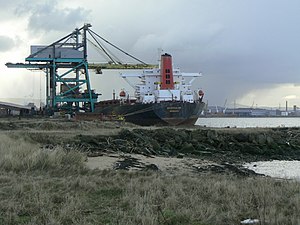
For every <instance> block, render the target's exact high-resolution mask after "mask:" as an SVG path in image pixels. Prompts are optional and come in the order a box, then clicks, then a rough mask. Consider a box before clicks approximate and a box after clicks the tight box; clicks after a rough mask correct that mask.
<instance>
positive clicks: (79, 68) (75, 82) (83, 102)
mask: <svg viewBox="0 0 300 225" xmlns="http://www.w3.org/2000/svg"><path fill="white" fill-rule="evenodd" d="M90 28H91V25H90V24H85V25H84V26H82V27H81V28H77V29H75V30H74V31H73V32H71V33H70V34H68V35H66V36H65V37H63V38H61V39H59V40H57V41H55V42H53V43H52V44H50V45H47V46H45V45H33V46H31V53H30V55H29V56H28V57H26V58H25V63H6V66H7V67H8V68H26V69H30V70H42V71H44V72H45V74H46V107H47V108H48V109H51V110H53V111H60V110H67V111H73V112H74V111H76V112H78V111H85V112H94V107H95V103H96V102H97V99H98V94H97V93H95V92H94V90H93V89H92V87H91V82H90V74H89V69H93V70H95V71H96V73H102V70H103V69H104V70H105V69H143V68H149V67H153V65H149V64H146V63H144V62H143V61H141V60H139V59H137V58H136V57H134V56H132V55H130V54H129V53H127V52H125V51H124V50H122V49H120V48H119V47H117V46H116V45H114V44H112V43H110V42H109V41H107V40H106V39H104V38H103V37H101V36H100V35H98V34H97V33H96V32H94V31H92V30H91V29H90ZM88 36H89V37H91V39H88ZM93 41H94V43H93ZM100 41H102V42H105V43H106V44H108V45H110V46H112V47H113V48H116V49H117V50H118V51H120V52H122V53H123V54H125V55H126V56H129V57H131V58H133V59H134V60H136V61H138V62H139V63H138V64H128V63H125V64H124V63H121V61H120V60H118V59H117V58H116V57H115V56H112V55H110V54H109V51H107V50H106V49H105V47H104V45H103V44H102V43H101V42H100ZM88 42H89V43H93V45H94V46H97V48H98V50H99V49H100V50H101V51H102V53H103V54H105V55H106V56H107V57H106V58H107V59H108V60H109V62H106V63H91V64H89V63H88V59H87V56H88V48H87V47H88V46H87V44H88Z"/></svg>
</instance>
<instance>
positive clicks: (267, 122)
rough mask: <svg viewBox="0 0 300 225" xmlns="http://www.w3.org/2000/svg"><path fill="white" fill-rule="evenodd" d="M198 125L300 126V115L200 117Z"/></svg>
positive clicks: (242, 126)
mask: <svg viewBox="0 0 300 225" xmlns="http://www.w3.org/2000/svg"><path fill="white" fill-rule="evenodd" d="M196 125H198V126H206V127H239V128H246V127H300V117H246V118H242V117H200V118H199V119H198V120H197V121H196Z"/></svg>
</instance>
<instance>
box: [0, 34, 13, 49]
mask: <svg viewBox="0 0 300 225" xmlns="http://www.w3.org/2000/svg"><path fill="white" fill-rule="evenodd" d="M14 46H15V42H14V40H13V39H11V38H10V37H7V36H0V52H5V51H8V50H10V49H12V48H13V47H14Z"/></svg>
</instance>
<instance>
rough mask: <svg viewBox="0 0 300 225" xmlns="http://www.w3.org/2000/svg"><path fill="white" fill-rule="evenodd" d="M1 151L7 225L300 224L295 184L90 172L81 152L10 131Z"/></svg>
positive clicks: (1, 206)
mask: <svg viewBox="0 0 300 225" xmlns="http://www.w3.org/2000/svg"><path fill="white" fill-rule="evenodd" d="M0 156H1V157H0V224H5V225H9V224H12V225H13V224H63V225H70V224H80V225H88V224H93V225H94V224H121V225H126V224H128V225H129V224H130V225H132V224H139V225H140V224H143V225H151V224H153V225H156V224H162V225H176V224H183V225H184V224H186V225H188V224H191V225H209V224H211V225H219V224H220V225H224V224H225V225H226V224H230V225H232V224H239V223H240V221H241V220H243V219H246V218H257V219H259V220H260V222H261V224H291V225H293V224H295V225H296V224H300V215H299V212H300V184H299V183H297V182H293V181H286V180H274V179H269V178H262V177H259V178H240V177H235V176H226V175H224V176H222V175H209V174H187V175H185V176H184V175H178V176H170V175H168V174H160V173H151V172H147V173H145V172H143V173H142V172H138V173H129V172H116V171H97V170H94V171H90V170H87V169H86V168H85V164H84V159H85V156H84V155H82V154H81V153H79V152H77V151H66V150H63V149H52V150H51V151H50V150H44V149H42V148H40V147H39V146H38V145H36V144H34V143H30V142H28V141H26V140H24V139H22V138H18V139H12V138H9V137H8V136H6V135H5V134H0Z"/></svg>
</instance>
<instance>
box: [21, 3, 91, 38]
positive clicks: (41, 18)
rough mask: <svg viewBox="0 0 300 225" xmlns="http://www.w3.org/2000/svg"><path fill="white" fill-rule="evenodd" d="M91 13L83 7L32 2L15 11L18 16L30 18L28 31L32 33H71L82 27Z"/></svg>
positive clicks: (23, 4) (22, 4)
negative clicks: (70, 31) (77, 27)
mask: <svg viewBox="0 0 300 225" xmlns="http://www.w3.org/2000/svg"><path fill="white" fill-rule="evenodd" d="M89 13H90V11H89V10H86V9H84V8H82V7H76V8H69V7H61V5H60V4H59V3H58V1H55V0H54V1H40V2H39V3H37V4H32V2H31V1H25V2H23V3H21V4H20V5H19V6H18V7H17V8H16V10H15V14H16V15H18V16H25V15H26V16H28V29H29V30H30V31H32V32H49V31H69V30H73V29H74V28H75V27H76V26H77V25H79V24H80V25H82V24H83V23H84V22H85V20H86V19H87V15H88V14H89Z"/></svg>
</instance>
